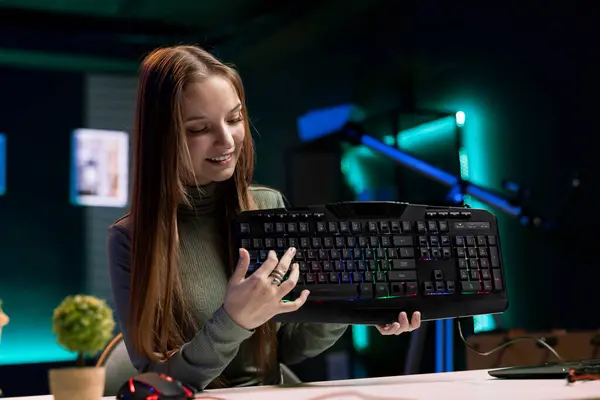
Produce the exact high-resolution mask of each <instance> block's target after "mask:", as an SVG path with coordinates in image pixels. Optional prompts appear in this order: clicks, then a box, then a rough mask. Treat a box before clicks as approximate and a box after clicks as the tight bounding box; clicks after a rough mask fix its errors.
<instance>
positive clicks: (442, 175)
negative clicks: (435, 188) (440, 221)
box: [361, 135, 458, 186]
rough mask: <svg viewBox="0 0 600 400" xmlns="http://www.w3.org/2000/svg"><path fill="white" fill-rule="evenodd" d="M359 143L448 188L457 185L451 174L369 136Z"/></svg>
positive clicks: (455, 178) (456, 180)
mask: <svg viewBox="0 0 600 400" xmlns="http://www.w3.org/2000/svg"><path fill="white" fill-rule="evenodd" d="M361 142H362V143H363V144H364V145H365V146H368V147H370V148H372V149H373V150H375V151H378V152H379V153H381V154H383V155H386V156H388V157H391V158H393V159H394V160H396V161H398V162H400V163H402V164H404V165H405V166H407V167H409V168H413V169H415V170H417V171H419V172H422V173H424V174H426V175H429V177H430V178H432V179H435V180H437V181H440V182H441V183H444V184H446V185H448V186H454V185H456V184H458V178H457V177H455V176H453V175H452V174H449V173H447V172H446V171H443V170H441V169H439V168H436V167H434V166H433V165H431V164H428V163H426V162H424V161H421V160H419V159H418V158H415V157H413V156H411V155H408V154H407V153H405V152H403V151H400V150H398V149H396V148H394V147H391V146H388V145H387V144H385V143H383V142H381V141H379V140H377V139H375V138H372V137H371V136H367V135H363V136H362V137H361Z"/></svg>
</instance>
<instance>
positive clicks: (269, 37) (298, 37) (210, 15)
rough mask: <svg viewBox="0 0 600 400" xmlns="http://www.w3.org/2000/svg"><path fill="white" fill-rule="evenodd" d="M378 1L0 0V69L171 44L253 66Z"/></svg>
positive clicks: (122, 57) (114, 57)
mask: <svg viewBox="0 0 600 400" xmlns="http://www.w3.org/2000/svg"><path fill="white" fill-rule="evenodd" d="M381 2H382V1H381V0H356V1H354V2H352V1H351V2H348V1H347V0H346V1H342V0H304V1H302V2H298V1H295V2H293V1H290V2H286V1H273V0H211V1H202V0H196V1H191V0H175V1H166V0H0V64H15V63H16V64H18V63H19V60H27V59H28V58H30V61H29V62H26V64H29V65H33V64H35V62H36V61H35V60H36V59H39V60H41V61H40V62H50V61H49V60H48V59H47V56H48V55H49V54H62V55H66V56H68V57H88V58H89V57H95V58H102V59H103V60H111V62H113V61H117V62H119V61H120V62H122V63H131V65H133V64H134V63H135V62H137V61H139V58H140V57H141V56H142V55H143V54H144V53H145V52H147V51H149V50H150V49H152V48H155V47H157V46H163V45H172V44H175V43H198V44H200V45H202V46H205V47H207V48H209V49H211V50H213V51H216V52H217V53H218V54H219V56H221V57H223V58H227V59H233V60H234V62H236V63H240V62H242V63H243V62H245V61H246V62H251V61H252V60H256V59H257V58H259V57H261V55H262V56H264V55H265V54H268V55H269V56H275V55H276V53H277V51H286V52H288V53H289V52H290V51H293V50H294V46H306V45H308V44H309V43H314V41H318V39H319V37H320V36H321V35H322V34H323V33H325V32H327V31H329V32H331V31H333V30H336V29H339V27H340V25H343V24H344V22H345V21H346V22H347V21H349V19H351V18H352V17H356V16H360V15H361V14H362V13H364V12H365V11H366V10H367V9H372V8H373V7H374V6H375V5H377V4H381ZM22 53H23V54H26V56H24V57H23V56H22ZM32 54H33V55H35V56H34V57H33V58H31V57H30V56H31V55H32ZM36 57H37V58H36ZM23 62H25V61H23ZM80 64H81V65H89V62H88V63H80ZM102 65H104V66H107V65H113V64H110V63H106V62H105V63H104V64H102ZM127 68H129V66H128V67H127ZM117 69H119V68H117Z"/></svg>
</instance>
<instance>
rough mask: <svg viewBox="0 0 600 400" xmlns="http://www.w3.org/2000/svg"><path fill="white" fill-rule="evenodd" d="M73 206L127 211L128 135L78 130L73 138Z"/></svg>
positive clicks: (104, 131) (99, 130) (106, 131)
mask: <svg viewBox="0 0 600 400" xmlns="http://www.w3.org/2000/svg"><path fill="white" fill-rule="evenodd" d="M71 165H72V168H71V202H72V203H73V204H75V205H78V206H88V207H125V206H126V205H127V201H128V192H129V135H128V134H127V132H121V131H109V130H101V129H76V130H75V131H74V132H73V137H72V161H71Z"/></svg>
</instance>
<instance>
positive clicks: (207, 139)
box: [182, 75, 246, 185]
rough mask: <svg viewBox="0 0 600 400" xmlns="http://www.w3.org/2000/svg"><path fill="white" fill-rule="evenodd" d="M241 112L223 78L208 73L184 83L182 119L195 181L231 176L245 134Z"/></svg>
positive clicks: (219, 180) (237, 97) (209, 181)
mask: <svg viewBox="0 0 600 400" xmlns="http://www.w3.org/2000/svg"><path fill="white" fill-rule="evenodd" d="M242 111H243V110H242V103H241V100H240V98H239V96H238V94H237V92H236V90H235V88H234V86H233V85H232V84H231V82H230V81H229V80H228V79H227V78H224V77H222V76H219V75H212V76H209V77H208V78H205V79H202V80H196V81H192V82H190V83H189V84H187V85H186V87H185V89H184V92H183V104H182V114H183V115H182V117H183V118H182V119H183V124H184V128H185V131H186V138H187V145H188V149H189V152H190V156H191V161H192V165H193V169H194V174H195V176H196V184H198V185H206V184H209V183H211V182H223V181H225V180H227V179H229V178H231V177H232V175H233V173H234V171H235V166H236V164H237V161H238V159H239V155H240V152H241V151H242V146H243V143H244V137H245V135H246V132H245V125H244V114H243V112H242Z"/></svg>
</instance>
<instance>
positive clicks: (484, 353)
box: [457, 318, 563, 361]
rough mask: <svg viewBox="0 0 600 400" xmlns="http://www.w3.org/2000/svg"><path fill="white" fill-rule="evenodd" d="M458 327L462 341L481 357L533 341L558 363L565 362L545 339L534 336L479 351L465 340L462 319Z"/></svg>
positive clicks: (519, 338)
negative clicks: (548, 352)
mask: <svg viewBox="0 0 600 400" xmlns="http://www.w3.org/2000/svg"><path fill="white" fill-rule="evenodd" d="M457 325H458V334H459V336H460V339H461V340H462V341H463V343H464V344H465V346H466V347H467V349H469V350H471V351H473V352H475V353H477V354H479V355H480V356H489V355H491V354H494V353H495V352H497V351H498V350H502V349H503V348H505V347H508V346H510V345H513V344H515V343H517V342H522V341H525V340H533V341H535V342H537V343H539V344H540V345H542V346H544V347H545V348H547V349H548V351H550V352H551V353H552V354H553V355H554V356H555V357H556V358H557V359H558V361H563V359H562V357H561V356H560V355H559V354H558V353H557V352H556V350H554V349H553V348H552V346H550V345H549V344H548V343H546V339H545V338H544V337H542V338H536V337H533V336H521V337H517V338H514V339H511V340H508V341H507V342H505V343H502V344H501V345H499V346H496V347H494V348H492V349H491V350H489V351H479V350H477V349H476V348H474V347H473V346H471V345H470V344H469V343H467V340H466V339H465V336H464V335H463V331H462V324H461V319H460V318H458V323H457Z"/></svg>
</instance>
